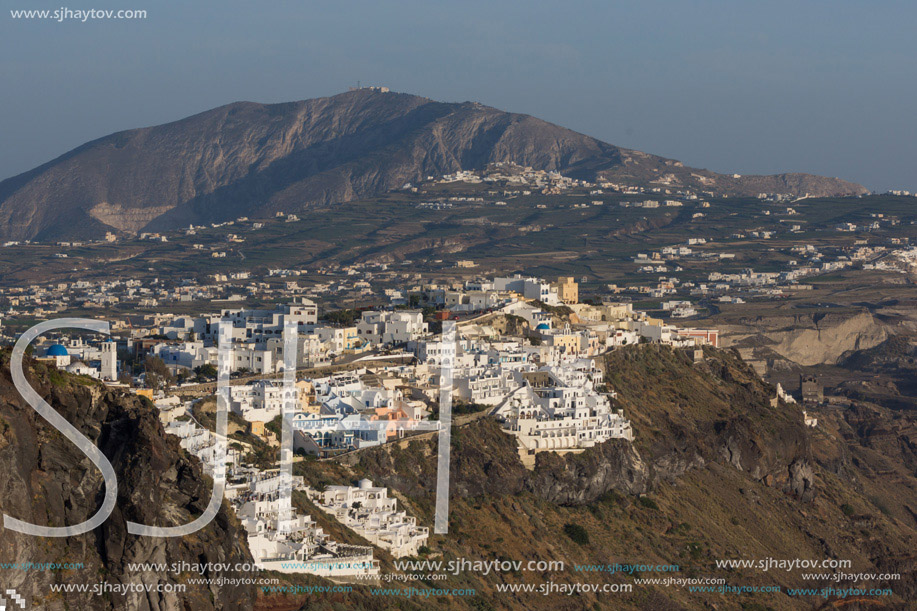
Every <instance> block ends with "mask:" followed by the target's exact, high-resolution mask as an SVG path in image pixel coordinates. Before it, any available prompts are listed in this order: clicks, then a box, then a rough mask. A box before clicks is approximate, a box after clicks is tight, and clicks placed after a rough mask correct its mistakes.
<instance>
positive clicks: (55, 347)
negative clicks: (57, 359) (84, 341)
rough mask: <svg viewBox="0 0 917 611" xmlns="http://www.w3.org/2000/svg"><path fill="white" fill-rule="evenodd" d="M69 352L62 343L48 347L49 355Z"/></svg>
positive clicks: (65, 354) (61, 354)
mask: <svg viewBox="0 0 917 611" xmlns="http://www.w3.org/2000/svg"><path fill="white" fill-rule="evenodd" d="M68 354H69V353H68V352H67V349H66V348H64V347H63V346H61V345H60V344H54V345H53V346H51V347H50V348H48V353H47V356H67V355H68Z"/></svg>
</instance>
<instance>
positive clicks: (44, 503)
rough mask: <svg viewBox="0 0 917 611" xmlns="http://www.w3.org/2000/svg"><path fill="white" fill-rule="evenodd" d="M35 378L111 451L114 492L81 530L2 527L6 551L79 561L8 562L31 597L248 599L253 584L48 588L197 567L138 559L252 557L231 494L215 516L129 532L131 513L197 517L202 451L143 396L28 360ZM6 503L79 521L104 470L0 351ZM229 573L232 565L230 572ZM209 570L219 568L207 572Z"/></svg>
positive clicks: (49, 604) (230, 605)
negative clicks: (43, 411) (16, 377)
mask: <svg viewBox="0 0 917 611" xmlns="http://www.w3.org/2000/svg"><path fill="white" fill-rule="evenodd" d="M27 376H28V378H29V380H30V382H31V384H32V386H33V387H34V388H35V390H36V391H37V392H38V393H39V394H40V395H41V396H42V397H43V398H44V399H45V400H46V401H47V402H48V403H49V404H50V405H51V406H52V407H53V408H54V409H56V410H57V411H58V412H59V413H60V414H61V415H63V416H64V417H65V418H66V419H67V420H68V421H69V422H70V423H71V424H73V425H74V426H75V427H76V428H77V429H78V430H79V431H80V432H81V433H82V434H83V435H85V436H86V437H87V438H89V439H90V440H92V441H93V443H95V444H96V445H97V446H98V447H99V448H100V449H101V451H102V453H103V454H105V456H106V457H107V458H108V459H109V461H110V462H111V463H112V466H113V467H114V470H115V473H116V474H117V476H118V502H117V506H116V508H115V510H114V512H113V513H112V514H111V516H110V517H109V518H108V520H106V521H105V523H104V524H103V525H102V526H101V527H99V528H97V529H96V530H94V531H92V532H90V533H87V534H85V535H80V536H75V537H66V538H45V537H32V536H27V535H23V534H20V533H17V532H13V531H11V530H7V529H4V528H2V527H0V562H4V563H35V564H39V563H81V564H82V568H78V569H74V570H58V571H42V570H13V569H10V570H5V571H4V573H3V577H4V580H5V581H6V583H5V584H4V585H5V586H6V587H11V588H15V589H16V590H17V591H18V592H19V593H20V594H23V595H25V596H26V597H27V599H28V600H29V601H31V605H32V607H33V608H42V609H48V610H53V611H62V610H64V609H94V610H95V609H98V610H108V609H139V610H150V611H152V610H157V611H167V610H171V609H187V610H201V611H204V610H211V609H244V608H250V607H251V606H252V604H253V601H254V589H253V587H252V586H226V585H197V584H195V585H190V586H188V587H187V591H186V592H185V593H180V592H150V593H138V592H135V593H128V594H120V593H118V592H117V591H111V592H109V593H107V594H103V595H96V594H94V593H92V592H83V593H80V592H68V593H60V592H57V593H55V592H52V591H51V586H52V584H71V585H73V584H77V585H79V584H88V586H89V587H90V588H91V587H93V586H95V585H96V584H100V583H101V582H105V583H107V584H109V588H110V589H114V588H118V587H123V586H124V585H126V584H146V585H149V586H154V587H155V586H156V585H157V584H162V585H164V586H172V585H175V584H182V583H187V580H188V579H189V578H199V577H202V575H199V574H196V573H194V572H193V571H187V570H185V571H178V572H174V573H173V572H171V571H136V570H135V571H131V570H130V569H129V568H128V565H129V564H131V563H169V564H171V563H182V562H184V563H189V564H194V563H206V562H211V563H233V564H235V563H246V562H251V556H250V554H249V552H248V548H247V546H246V544H245V539H244V531H243V530H242V529H241V527H240V525H239V523H238V522H237V520H236V519H235V516H234V515H233V513H232V511H231V509H229V507H228V506H227V505H224V506H223V508H222V509H221V510H220V513H219V514H218V515H217V517H216V518H215V519H214V520H213V522H211V523H210V525H209V526H207V527H206V528H204V529H203V530H201V531H198V532H197V533H195V534H193V535H189V536H187V537H178V538H150V537H138V536H134V535H130V534H128V533H127V529H126V522H127V521H129V520H130V521H134V522H139V523H141V524H149V525H159V526H169V525H176V524H183V523H187V522H190V521H191V520H193V519H194V518H195V517H196V516H198V515H200V514H201V513H202V512H203V510H204V508H205V507H206V506H207V503H208V501H209V499H210V486H211V483H210V480H209V478H207V477H205V476H204V475H203V473H202V471H201V465H200V462H199V461H198V460H197V459H196V458H193V457H191V456H189V455H188V454H187V453H185V452H184V450H182V449H181V448H180V447H179V444H178V440H177V439H176V438H173V437H167V436H166V435H165V433H164V432H163V429H162V426H161V425H160V423H159V420H158V418H157V415H156V412H155V408H153V406H152V405H151V404H149V403H148V402H147V401H145V400H144V399H141V398H139V397H137V396H133V395H127V394H125V393H123V392H118V391H113V390H109V389H107V388H106V387H105V386H104V385H102V384H100V383H97V382H94V381H91V380H89V379H88V378H77V377H75V376H70V375H67V374H63V373H60V372H58V371H57V370H56V369H54V368H48V367H45V366H44V365H40V364H36V365H34V367H32V368H31V369H29V370H28V371H27ZM0 490H2V494H0V511H2V513H4V514H8V515H10V516H12V517H15V518H18V519H21V520H25V521H28V522H32V523H35V524H40V525H47V526H67V525H73V524H77V523H80V522H82V521H84V520H86V519H87V518H89V517H90V516H92V515H93V514H95V513H96V511H97V510H98V508H99V504H100V502H101V497H102V495H103V492H104V483H103V480H102V476H101V473H100V472H99V471H98V470H97V469H96V468H95V467H94V466H93V465H92V463H91V462H90V461H89V459H88V458H86V456H85V455H83V454H82V453H81V452H80V451H79V450H78V449H77V448H76V447H75V446H74V445H73V444H72V443H70V442H69V441H68V440H67V439H65V438H64V437H63V436H62V435H61V434H60V433H59V432H58V431H57V430H56V429H55V428H53V427H52V426H50V425H49V424H47V423H46V422H45V421H44V420H43V419H42V418H41V417H40V416H39V415H38V414H37V413H35V411H34V410H33V409H32V408H31V407H29V406H28V405H27V404H26V403H25V401H24V400H23V399H22V398H21V397H20V396H19V394H18V392H17V391H16V390H15V388H14V387H13V384H12V381H11V379H10V373H9V353H8V352H4V353H2V354H0ZM224 576H230V575H224ZM203 577H219V576H218V575H213V574H207V575H203ZM39 605H41V606H40V607H39Z"/></svg>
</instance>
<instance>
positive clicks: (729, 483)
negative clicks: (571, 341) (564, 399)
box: [298, 345, 917, 611]
mask: <svg viewBox="0 0 917 611" xmlns="http://www.w3.org/2000/svg"><path fill="white" fill-rule="evenodd" d="M604 366H605V371H606V380H607V382H608V385H609V386H611V387H612V388H614V389H615V390H616V391H617V393H618V398H617V403H618V405H619V406H620V407H622V408H623V409H624V410H625V413H626V415H627V417H628V418H629V419H630V420H631V422H632V424H633V427H634V435H635V440H634V442H633V444H630V443H627V442H625V441H622V440H611V441H608V442H606V443H604V444H601V445H599V446H596V447H594V448H592V449H589V450H587V451H585V452H583V453H581V454H577V455H571V454H568V455H565V456H561V455H557V454H554V453H550V452H546V453H542V454H539V455H538V456H537V459H536V465H535V468H534V469H533V470H531V471H530V470H528V469H526V468H525V467H524V466H523V465H522V463H521V461H520V460H519V457H518V452H517V446H516V441H515V439H514V438H513V437H511V436H510V435H508V434H506V433H504V432H503V431H502V430H501V429H500V427H499V425H498V424H497V423H496V422H495V421H493V420H492V419H490V418H489V417H484V418H480V419H477V420H474V421H472V422H470V423H468V424H464V425H462V426H458V427H456V428H454V430H453V436H452V463H451V470H450V477H451V495H450V497H451V498H450V503H451V507H450V522H449V534H448V536H440V537H436V536H434V537H431V540H430V543H429V546H430V547H431V548H432V549H433V550H434V552H433V553H434V554H435V555H434V556H433V557H435V558H438V557H439V554H442V557H444V558H509V559H531V558H540V559H551V560H562V561H564V562H566V563H567V567H568V570H569V567H571V566H572V565H573V564H580V565H609V564H614V563H619V562H620V563H623V562H637V561H638V562H640V563H646V564H650V563H669V562H675V563H677V564H678V565H679V566H680V567H681V574H682V575H704V576H717V577H723V578H725V579H727V583H730V584H742V585H757V586H765V585H767V586H774V585H779V586H781V587H783V588H784V589H786V588H791V587H797V588H798V587H816V586H817V587H830V586H831V585H832V583H831V582H829V581H825V582H819V583H817V584H816V583H814V582H811V581H804V580H802V579H801V578H800V575H799V574H798V573H791V572H785V571H779V572H773V571H771V572H767V573H762V572H761V571H754V570H729V571H724V570H722V569H718V568H717V567H716V560H718V559H724V558H744V559H751V558H819V559H821V558H843V559H846V560H851V561H852V562H853V567H855V568H854V571H855V572H857V573H881V572H899V573H901V576H902V577H901V580H897V581H889V582H880V581H872V582H870V583H869V585H868V587H890V588H892V589H893V591H894V593H895V596H894V597H889V598H888V599H887V600H883V601H881V604H878V605H877V606H876V608H888V609H898V608H905V607H904V606H903V604H904V603H903V601H906V600H912V599H913V596H914V595H915V594H914V593H915V592H917V573H915V571H914V569H913V567H914V566H917V565H915V564H914V554H913V549H914V544H915V541H917V497H915V494H914V490H917V485H915V484H914V481H915V480H914V475H913V465H914V464H915V463H914V457H915V456H917V454H915V451H914V448H915V446H914V442H913V439H914V435H913V424H908V423H906V422H905V421H904V420H902V419H901V417H900V416H893V415H891V414H890V413H889V412H888V411H887V410H882V409H880V408H876V409H865V408H864V409H855V410H849V411H848V412H846V413H844V414H840V413H838V414H835V415H832V416H830V417H825V414H824V413H819V414H818V415H819V418H820V422H821V420H822V419H824V420H825V422H824V423H820V425H819V428H818V429H809V428H807V427H805V426H804V423H803V421H802V413H801V408H800V406H798V405H794V404H784V403H783V402H779V401H778V402H776V404H772V399H774V398H775V394H776V393H775V389H774V388H773V387H772V386H770V385H768V384H765V383H764V382H762V381H761V379H760V378H759V377H758V376H757V375H756V374H755V373H754V371H753V370H751V368H749V367H748V366H747V365H746V364H745V363H744V362H743V361H742V360H741V359H740V358H739V356H738V355H737V354H736V353H735V352H733V351H731V350H722V349H721V350H717V349H707V350H705V358H704V360H703V361H701V362H697V363H695V362H694V361H693V358H689V355H688V354H687V353H685V352H684V351H677V350H671V349H668V348H666V347H660V346H653V345H636V346H628V347H625V348H623V349H619V350H616V351H614V352H613V353H611V354H609V355H607V357H606V358H605V361H604ZM895 418H897V419H898V420H895ZM435 457H436V442H435V440H434V439H429V438H419V439H413V440H404V441H401V442H398V443H394V444H389V445H386V446H384V447H379V448H370V449H367V450H364V451H360V452H357V453H355V454H354V455H351V456H350V457H348V460H347V461H344V462H345V464H335V463H334V462H331V461H322V462H310V463H302V464H300V465H299V467H298V468H299V473H301V474H302V475H304V476H305V478H306V480H307V481H309V482H310V483H312V484H313V485H318V486H323V485H326V484H341V483H350V482H353V481H356V480H357V479H360V478H362V477H369V478H370V479H372V480H373V481H374V482H376V484H377V485H385V486H388V487H390V488H391V490H392V491H393V494H394V495H396V496H397V497H398V498H399V503H400V504H401V506H402V507H404V508H406V509H407V510H408V511H409V512H411V513H412V514H413V515H416V516H418V521H419V522H420V523H421V524H423V525H429V524H432V519H433V505H434V503H433V500H434V492H435V481H436V458H435ZM902 482H906V483H904V484H903V483H902ZM571 525H576V526H581V527H582V528H583V529H584V530H585V532H586V534H587V535H588V536H587V537H584V538H583V537H581V538H578V539H577V540H571V537H570V536H568V534H567V532H568V530H569V529H570V527H571ZM586 576H587V575H585V574H583V573H575V572H574V573H572V577H571V578H572V579H573V580H580V579H583V578H585V577H586ZM547 578H551V579H555V578H558V579H559V578H560V577H559V575H558V574H529V573H522V574H516V575H488V576H481V575H474V574H473V575H469V574H461V575H457V576H454V577H450V580H449V581H447V582H437V585H438V587H442V586H444V585H446V584H448V585H449V586H450V587H474V588H476V590H477V592H479V594H480V596H481V597H482V599H483V602H481V603H476V605H471V604H468V605H466V606H467V607H468V608H491V607H492V608H494V609H511V608H530V609H550V610H554V611H556V610H558V609H571V610H572V609H582V608H588V607H590V606H594V607H595V608H605V607H606V606H607V605H608V599H607V598H602V597H590V596H588V595H587V596H584V597H582V599H577V600H576V601H572V600H570V599H569V597H564V596H559V595H558V596H551V595H548V596H540V595H539V596H537V597H528V598H525V597H521V596H520V597H518V598H507V596H508V595H507V594H506V593H505V592H499V591H497V590H496V584H499V583H501V582H502V583H519V582H525V583H536V584H539V583H541V582H542V581H544V580H545V579H547ZM603 579H610V580H615V579H624V578H623V577H620V576H618V575H616V576H611V575H607V576H603ZM624 580H625V581H626V579H624ZM754 601H755V605H760V607H761V608H771V609H811V608H821V607H819V605H821V604H823V603H825V601H824V600H823V599H817V598H814V597H810V598H806V599H803V598H799V597H791V596H787V595H786V594H768V595H760V596H756V597H755V599H754ZM829 602H830V601H829ZM872 602H873V601H870V603H872ZM484 603H486V605H485V604H484ZM458 604H459V606H461V605H462V604H463V603H462V602H461V601H460V602H459V603H458ZM735 604H736V598H735V596H734V595H728V594H726V595H717V594H711V593H706V594H702V595H701V594H696V593H691V592H690V591H689V590H688V589H687V588H673V587H662V586H659V587H655V586H647V585H641V586H640V588H639V589H638V588H636V587H635V590H634V593H633V594H632V595H625V596H619V597H616V598H615V599H614V606H615V608H621V609H697V608H723V609H731V608H734V607H735ZM328 608H330V607H328ZM755 608H757V606H756V607H755Z"/></svg>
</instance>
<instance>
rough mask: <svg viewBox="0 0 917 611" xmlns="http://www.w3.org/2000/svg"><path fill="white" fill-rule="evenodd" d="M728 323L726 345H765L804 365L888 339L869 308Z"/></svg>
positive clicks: (831, 359) (822, 362) (835, 359)
mask: <svg viewBox="0 0 917 611" xmlns="http://www.w3.org/2000/svg"><path fill="white" fill-rule="evenodd" d="M738 322H739V324H738V325H735V326H725V327H724V328H723V329H724V331H725V333H724V334H725V339H726V342H725V343H726V345H736V344H742V345H745V344H748V343H749V342H752V343H755V342H756V343H758V344H760V345H764V346H766V347H767V348H769V349H771V350H773V351H774V352H776V353H777V354H778V355H780V356H781V357H783V358H785V359H789V360H790V361H793V362H794V363H797V364H799V365H803V366H811V365H825V364H830V365H833V364H836V363H838V361H840V360H841V358H842V357H844V356H845V354H846V353H848V352H851V351H856V350H864V349H867V348H872V347H874V346H877V345H878V344H880V343H882V342H883V341H885V340H886V339H887V338H888V336H889V335H888V330H887V329H886V327H885V325H884V324H883V323H882V322H881V321H879V320H878V319H877V318H876V317H874V316H873V315H872V314H870V313H869V312H868V311H865V310H864V311H860V312H845V313H837V314H834V313H819V314H797V315H794V316H780V315H777V316H767V317H758V318H754V319H750V318H743V319H741V320H740V321H738Z"/></svg>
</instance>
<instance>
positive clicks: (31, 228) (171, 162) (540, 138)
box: [0, 89, 867, 240]
mask: <svg viewBox="0 0 917 611" xmlns="http://www.w3.org/2000/svg"><path fill="white" fill-rule="evenodd" d="M498 161H509V162H513V163H517V164H519V165H525V166H532V167H534V168H536V169H542V170H556V171H560V172H562V173H564V174H566V175H569V176H571V177H574V178H582V179H587V180H608V181H612V182H617V183H621V184H628V185H638V186H665V187H667V188H674V189H678V188H686V189H693V190H698V191H701V190H707V191H711V192H714V193H717V194H725V195H756V194H757V193H759V192H773V193H787V194H790V195H798V196H802V195H806V194H809V195H813V196H835V195H857V194H861V193H866V192H867V190H866V189H865V188H863V187H862V186H861V185H857V184H854V183H849V182H846V181H842V180H840V179H834V178H824V177H818V176H812V175H808V174H778V175H773V176H742V177H735V175H733V176H727V175H722V174H716V173H714V172H710V171H708V170H700V169H695V168H690V167H687V166H685V165H684V164H682V163H681V162H679V161H675V160H672V159H666V158H663V157H659V156H656V155H651V154H648V153H643V152H640V151H635V150H632V149H626V148H622V147H618V146H615V145H613V144H609V143H606V142H603V141H601V140H598V139H596V138H592V137H590V136H587V135H584V134H581V133H578V132H575V131H572V130H569V129H566V128H563V127H560V126H557V125H554V124H551V123H548V122H546V121H543V120H541V119H538V118H536V117H533V116H530V115H524V114H517V113H510V112H505V111H502V110H498V109H496V108H492V107H489V106H485V105H482V104H479V103H476V102H461V103H446V102H438V101H435V100H431V99H429V98H425V97H421V96H415V95H410V94H404V93H394V92H380V91H375V90H370V89H362V90H357V91H351V92H347V93H342V94H338V95H335V96H331V97H326V98H314V99H310V100H303V101H298V102H285V103H279V104H259V103H255V102H234V103H232V104H228V105H225V106H220V107H217V108H214V109H211V110H207V111H204V112H201V113H197V114H195V115H191V116H189V117H186V118H184V119H180V120H178V121H173V122H170V123H165V124H162V125H157V126H151V127H143V128H138V129H132V130H126V131H121V132H116V133H114V134H111V135H109V136H104V137H102V138H98V139H96V140H93V141H90V142H87V143H86V144H83V145H81V146H79V147H77V148H75V149H73V150H71V151H69V152H67V153H64V154H63V155H61V156H60V157H58V158H56V159H54V160H52V161H49V162H47V163H45V164H43V165H41V166H38V167H37V168H35V169H33V170H29V171H28V172H25V173H23V174H20V175H18V176H14V177H12V178H9V179H7V180H4V181H2V182H0V239H7V240H22V239H53V238H60V237H83V238H86V237H98V236H100V235H101V234H103V233H104V232H105V231H116V232H126V233H137V232H139V231H143V230H150V231H161V230H166V229H174V228H177V227H180V226H183V225H187V224H189V223H202V222H215V221H221V220H228V219H232V218H235V217H236V216H240V215H245V216H255V215H259V214H271V213H273V212H277V211H284V212H296V211H298V210H303V209H307V208H310V207H314V206H321V205H329V204H334V203H336V202H342V201H350V200H353V199H359V198H364V197H371V196H374V195H378V194H380V193H384V192H386V191H390V190H392V189H395V188H398V187H400V186H402V185H403V184H404V183H406V182H411V181H416V180H418V179H420V178H423V177H425V176H428V175H442V174H447V173H451V172H455V171H457V170H470V169H481V168H483V167H484V166H486V165H487V164H488V163H493V162H498Z"/></svg>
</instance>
